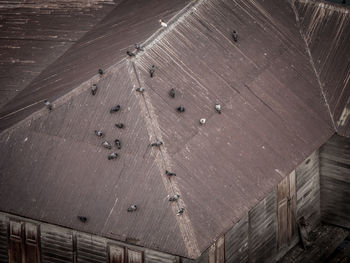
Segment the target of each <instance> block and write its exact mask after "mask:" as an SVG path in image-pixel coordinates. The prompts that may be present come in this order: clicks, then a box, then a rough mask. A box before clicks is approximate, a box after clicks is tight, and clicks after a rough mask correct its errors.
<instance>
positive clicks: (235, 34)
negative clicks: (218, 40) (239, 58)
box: [232, 30, 238, 42]
mask: <svg viewBox="0 0 350 263" xmlns="http://www.w3.org/2000/svg"><path fill="white" fill-rule="evenodd" d="M232 37H233V41H235V42H237V41H238V34H237V32H236V31H235V30H233V32H232Z"/></svg>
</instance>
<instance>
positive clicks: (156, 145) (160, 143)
mask: <svg viewBox="0 0 350 263" xmlns="http://www.w3.org/2000/svg"><path fill="white" fill-rule="evenodd" d="M162 144H163V142H161V141H156V142H154V143H152V144H151V146H152V147H159V146H161V145H162Z"/></svg>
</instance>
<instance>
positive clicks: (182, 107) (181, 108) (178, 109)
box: [176, 106, 185, 112]
mask: <svg viewBox="0 0 350 263" xmlns="http://www.w3.org/2000/svg"><path fill="white" fill-rule="evenodd" d="M176 110H177V111H178V112H184V111H185V107H184V106H179V107H177V108H176Z"/></svg>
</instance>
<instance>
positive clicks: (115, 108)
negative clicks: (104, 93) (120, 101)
mask: <svg viewBox="0 0 350 263" xmlns="http://www.w3.org/2000/svg"><path fill="white" fill-rule="evenodd" d="M119 110H120V105H117V106H114V107H113V108H112V109H111V110H110V111H109V112H110V113H113V112H117V111H119Z"/></svg>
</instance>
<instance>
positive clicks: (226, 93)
mask: <svg viewBox="0 0 350 263" xmlns="http://www.w3.org/2000/svg"><path fill="white" fill-rule="evenodd" d="M128 3H131V2H130V1H128ZM132 3H134V2H132ZM160 3H163V2H157V1H155V2H154V3H152V4H151V5H150V6H149V7H145V8H144V9H142V11H143V12H141V13H140V20H139V21H142V20H143V19H145V24H144V25H143V26H145V25H149V26H150V28H155V25H156V24H157V23H158V22H157V18H158V17H156V18H153V19H156V21H154V20H153V19H146V18H147V12H148V15H150V14H154V13H153V11H154V9H156V7H159V9H157V10H158V11H159V10H167V9H166V8H165V7H163V8H165V9H162V7H161V6H162V4H160ZM135 4H136V6H135V8H132V10H139V9H138V8H137V6H138V5H139V4H140V3H139V2H137V1H136V2H135ZM121 6H122V4H121ZM175 6H176V7H177V8H179V7H180V4H179V2H178V3H177V4H176V5H175ZM123 8H124V9H122V10H123V12H122V11H119V12H121V13H119V14H124V13H125V12H124V11H125V10H128V8H127V7H126V6H124V7H123ZM147 8H149V9H147ZM175 9H176V8H175V7H174V9H173V10H175ZM146 10H147V12H146ZM158 11H157V12H158ZM184 11H185V13H183V14H182V16H181V17H179V19H178V20H174V21H173V22H171V23H169V25H168V27H167V29H161V30H160V31H159V33H160V35H155V37H154V38H152V39H151V41H152V42H150V43H149V45H148V46H146V47H145V51H144V52H142V53H140V54H138V55H137V56H136V58H133V59H131V60H130V59H123V57H122V56H124V55H125V51H126V48H127V47H128V45H129V46H131V45H133V43H134V42H139V39H146V36H147V32H148V33H149V32H151V31H152V30H151V29H150V30H148V31H147V30H146V29H144V31H143V30H142V25H141V23H133V22H130V19H129V18H127V17H128V16H126V17H125V18H120V19H121V20H120V21H121V22H119V23H117V22H116V21H117V20H118V16H117V17H115V15H116V13H113V14H112V13H111V15H110V17H107V18H106V20H105V22H102V23H101V24H100V25H99V26H97V27H96V30H95V31H92V32H91V33H89V34H88V35H87V36H85V37H84V38H83V40H82V41H81V42H80V44H77V45H76V46H74V47H72V48H71V49H70V50H69V51H68V52H67V53H66V55H65V56H64V57H62V58H61V59H59V60H58V61H57V62H55V64H54V65H52V66H51V67H50V68H49V69H47V70H46V71H45V72H44V73H42V74H41V77H40V78H38V80H37V82H33V83H32V84H31V85H33V86H32V87H34V86H36V85H37V86H38V88H39V90H38V91H34V90H33V92H31V93H28V94H27V96H28V98H26V97H25V94H26V92H29V91H28V90H25V91H24V93H23V94H22V96H23V97H21V98H20V99H19V102H18V104H16V105H14V106H13V109H14V108H16V107H18V106H19V105H22V106H23V105H26V103H29V102H30V101H40V100H41V99H42V98H45V96H51V95H52V98H56V97H57V98H58V99H57V100H56V101H54V105H53V106H54V109H53V111H51V112H48V110H47V109H41V110H40V111H37V112H36V113H34V114H32V115H31V116H29V117H28V118H27V119H26V120H25V121H23V122H21V123H19V124H17V125H15V126H13V127H12V128H10V129H7V130H5V131H4V132H2V133H1V137H0V141H1V145H0V150H1V152H6V156H4V157H3V158H1V160H0V170H1V177H0V188H1V191H0V210H4V211H6V212H10V213H16V214H20V215H22V216H27V217H30V218H34V219H37V220H42V221H47V222H50V223H54V224H58V225H63V226H67V227H71V228H74V229H78V230H82V231H86V232H90V233H95V234H99V235H103V236H107V237H111V238H115V239H118V240H126V238H132V239H134V240H139V241H138V244H139V245H142V246H146V247H150V248H153V249H156V250H162V251H165V252H168V253H172V254H177V255H181V256H185V257H189V258H195V257H197V256H199V255H200V253H201V252H203V251H204V250H205V249H206V248H207V247H208V246H209V245H210V244H211V243H212V242H213V240H214V239H216V238H217V237H219V236H220V235H221V234H223V233H224V232H226V231H227V230H228V229H229V228H230V227H232V226H233V225H234V224H235V223H236V222H237V221H238V220H239V219H240V218H242V217H243V216H244V214H246V213H247V212H248V211H249V210H250V209H251V208H252V207H254V206H255V205H256V204H257V203H258V201H259V200H261V199H262V198H264V197H265V196H266V194H267V193H269V192H271V190H272V189H273V187H275V186H276V185H277V183H279V182H280V181H281V180H282V178H283V177H284V176H285V175H287V174H288V173H289V172H291V171H292V170H293V169H294V168H295V167H296V166H297V165H298V164H300V163H301V162H302V161H303V160H304V159H305V158H306V157H307V156H309V155H310V154H311V153H312V152H313V151H314V150H315V149H317V148H318V147H319V146H320V145H321V144H323V143H324V142H325V141H326V140H327V139H328V138H329V137H330V136H331V135H332V134H333V132H334V130H333V128H332V122H331V119H330V116H329V114H328V109H327V107H326V105H325V103H324V99H323V96H322V92H321V89H320V87H319V83H318V80H317V77H316V74H315V72H314V69H313V67H312V64H311V63H310V61H309V60H310V57H309V54H308V52H307V49H306V45H305V42H304V40H303V38H302V37H301V35H300V32H299V28H298V26H297V23H296V21H295V14H294V12H293V9H292V7H291V6H288V5H285V3H283V2H276V1H274V0H265V1H263V0H261V1H253V0H251V1H243V0H242V1H234V2H232V1H228V0H216V1H214V0H207V1H200V2H198V4H196V5H194V6H192V7H187V8H186V10H184ZM115 12H118V11H117V9H116V10H115ZM154 12H156V11H154ZM163 12H165V11H162V12H158V16H159V17H162V15H164V14H165V13H163ZM167 14H169V16H170V15H171V14H173V13H171V12H168V13H167ZM109 19H112V20H113V19H116V20H113V22H108V21H111V20H109ZM147 21H148V22H147ZM124 23H125V27H123V26H122V25H123V24H124ZM129 23H130V24H129ZM111 25H115V29H113V30H116V31H118V30H119V31H118V32H119V33H118V34H117V36H119V37H121V35H123V34H122V32H124V33H125V35H124V36H125V37H131V36H133V37H135V36H134V35H135V33H136V35H138V36H140V38H138V36H136V37H135V38H131V39H129V41H130V42H129V43H127V42H126V41H127V39H125V40H123V39H122V38H121V39H120V43H118V44H117V43H116V45H119V46H123V47H125V48H123V49H122V51H120V50H116V51H114V52H113V49H114V48H115V46H114V41H116V39H118V38H117V37H116V36H115V35H114V34H112V30H111V31H108V30H109V29H110V28H111V27H112V26H111ZM157 26H159V24H158V25H157ZM147 28H148V27H147ZM104 29H106V30H107V31H103V30H104ZM123 30H124V31H123ZM232 30H236V31H237V32H238V36H239V40H238V42H233V41H232V39H231V33H232ZM146 31H147V32H146ZM106 32H107V33H106ZM137 33H139V34H137ZM123 41H125V43H124V42H123ZM89 54H91V57H90V56H89ZM94 59H96V63H87V61H90V62H91V61H94ZM120 59H122V60H121V62H119V63H118V64H117V65H115V66H112V67H110V68H109V69H108V70H107V71H106V73H105V74H104V75H103V76H102V78H101V79H99V77H98V76H94V77H93V78H91V79H89V78H90V77H91V76H93V75H94V73H96V71H97V69H98V68H99V67H101V68H106V67H107V66H109V65H112V64H113V63H114V62H116V61H120ZM151 65H155V76H154V78H150V77H149V72H148V70H149V68H150V67H151ZM55 67H56V68H55ZM70 68H73V69H72V70H67V69H70ZM55 72H56V73H55ZM44 76H47V77H50V78H49V79H45V78H46V77H44ZM51 79H52V80H51ZM86 80H88V81H86ZM83 81H86V82H85V83H83V84H81V85H80V86H78V87H77V85H78V84H79V83H81V82H83ZM96 82H97V85H98V87H99V88H98V92H97V95H96V96H92V95H91V94H90V87H91V85H92V84H93V83H96ZM35 83H36V84H35ZM139 83H140V85H141V87H143V88H145V92H144V93H143V94H140V93H138V92H136V91H135V89H136V88H138V87H139ZM44 87H48V91H47V93H46V91H45V90H44ZM171 88H174V89H175V91H176V96H175V98H171V97H170V96H169V95H168V92H169V90H170V89H171ZM70 90H71V91H70ZM68 91H70V92H68ZM63 93H64V94H65V95H64V96H61V95H62V94H63ZM216 103H220V105H221V107H222V113H221V114H218V113H217V112H216V111H215V104H216ZM116 104H120V105H121V111H119V112H117V113H114V114H110V113H109V109H110V108H111V107H112V106H115V105H116ZM180 105H183V106H184V107H185V112H183V113H179V112H177V111H176V108H177V107H178V106H180ZM41 106H42V104H38V105H37V106H36V107H38V108H39V107H41ZM35 109H36V108H35V107H33V108H31V109H30V111H29V112H31V111H34V110H35ZM22 114H23V112H21V113H19V115H16V116H15V117H11V118H10V119H7V120H5V121H4V120H2V121H1V122H2V124H1V127H2V128H3V129H4V128H5V127H8V126H9V125H11V124H12V123H13V122H14V121H15V120H16V119H17V118H18V119H23V117H24V116H26V114H28V112H27V113H25V114H23V115H22ZM11 116H14V115H11ZM200 118H206V120H207V121H206V123H205V124H204V125H200V123H199V119H200ZM117 122H122V123H124V124H125V125H126V127H125V129H117V128H116V127H115V126H114V124H115V123H117ZM96 129H102V130H103V131H104V132H105V133H106V138H107V139H108V140H109V141H110V142H113V140H114V139H117V138H118V139H120V140H121V141H122V149H121V150H119V151H118V152H119V153H120V158H118V159H117V160H115V161H108V160H107V155H108V153H109V151H108V150H106V149H105V148H103V147H102V146H101V140H100V139H99V138H97V137H96V136H95V135H94V132H93V131H94V130H96ZM156 140H160V141H162V142H164V144H163V145H162V146H161V147H160V148H159V149H158V148H157V147H150V146H149V144H150V143H153V142H155V141H156ZM165 170H169V171H171V172H175V173H176V174H177V176H176V177H175V178H174V177H173V178H171V179H169V178H167V176H166V175H165ZM174 193H179V194H180V200H179V201H178V202H177V203H170V202H169V201H168V198H167V195H171V194H174ZM134 203H135V204H137V206H138V208H139V209H138V210H137V211H136V212H134V213H128V212H127V211H126V209H127V208H128V206H129V205H131V204H134ZM180 207H185V212H184V213H183V214H182V215H181V216H176V212H177V210H178V208H180ZM77 215H85V216H87V217H88V222H87V223H86V224H82V223H81V222H80V221H79V220H77V218H76V216H77Z"/></svg>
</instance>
